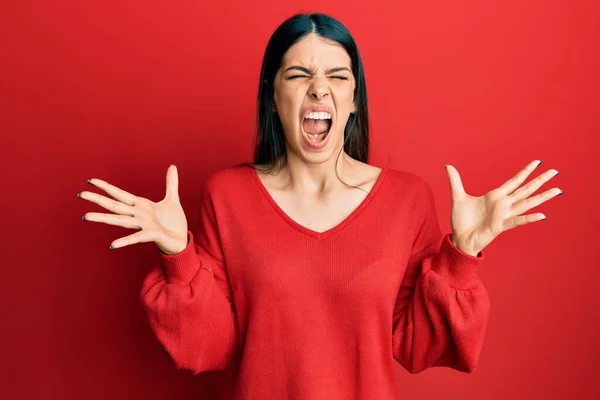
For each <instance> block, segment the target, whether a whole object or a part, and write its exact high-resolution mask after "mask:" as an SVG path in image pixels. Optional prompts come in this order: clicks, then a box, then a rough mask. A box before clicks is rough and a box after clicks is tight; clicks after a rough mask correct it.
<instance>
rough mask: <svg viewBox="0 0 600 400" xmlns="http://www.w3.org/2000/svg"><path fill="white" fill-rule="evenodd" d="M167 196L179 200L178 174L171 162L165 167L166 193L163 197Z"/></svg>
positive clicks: (166, 197)
mask: <svg viewBox="0 0 600 400" xmlns="http://www.w3.org/2000/svg"><path fill="white" fill-rule="evenodd" d="M169 198H172V199H173V200H177V201H179V174H178V173H177V167H176V166H175V164H171V165H170V166H169V168H168V169H167V194H166V195H165V199H169Z"/></svg>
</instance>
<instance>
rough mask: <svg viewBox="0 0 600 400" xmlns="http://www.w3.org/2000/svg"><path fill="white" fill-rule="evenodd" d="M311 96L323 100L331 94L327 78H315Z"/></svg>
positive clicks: (310, 90) (310, 92)
mask: <svg viewBox="0 0 600 400" xmlns="http://www.w3.org/2000/svg"><path fill="white" fill-rule="evenodd" d="M309 94H310V97H312V98H313V99H316V100H321V99H323V98H325V97H327V96H328V95H329V87H328V86H327V79H320V78H315V79H314V81H313V84H312V85H311V87H310V89H309Z"/></svg>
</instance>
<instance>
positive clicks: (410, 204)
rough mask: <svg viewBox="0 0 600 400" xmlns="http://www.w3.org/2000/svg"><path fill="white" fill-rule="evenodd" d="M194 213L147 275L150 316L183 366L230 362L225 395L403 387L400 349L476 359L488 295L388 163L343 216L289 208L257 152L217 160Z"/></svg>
mask: <svg viewBox="0 0 600 400" xmlns="http://www.w3.org/2000/svg"><path fill="white" fill-rule="evenodd" d="M199 207H200V210H199V225H198V226H199V227H198V229H195V230H193V231H192V230H191V229H190V230H188V232H187V234H188V241H189V242H188V245H187V247H186V248H185V249H184V250H183V251H181V252H180V253H177V254H173V255H167V254H164V253H161V254H160V257H161V262H160V263H159V264H157V265H155V266H154V267H153V268H152V270H151V271H150V272H149V273H148V275H147V276H146V278H145V279H144V282H143V284H142V291H141V300H142V304H143V306H144V308H145V310H146V312H147V316H148V320H149V325H150V327H151V329H152V330H153V332H154V334H155V335H156V336H157V338H158V340H159V341H160V342H161V343H162V344H163V345H164V347H165V349H166V350H167V352H168V353H169V355H170V357H171V358H172V359H173V361H174V364H175V366H176V368H177V369H186V370H190V371H192V372H193V373H194V374H197V373H200V372H205V371H229V372H230V375H229V376H230V378H231V380H230V381H229V384H226V385H225V386H226V387H224V392H223V398H224V399H236V400H250V399H260V400H281V399H296V400H320V399H323V400H325V399H326V400H330V399H345V400H348V399H349V400H352V399H356V400H359V399H390V400H391V399H398V398H399V393H400V388H399V385H398V383H397V382H396V373H395V371H394V370H395V368H396V367H395V363H396V361H397V362H398V363H399V364H400V365H402V366H403V367H404V368H405V369H406V370H407V371H409V372H410V373H418V372H421V371H423V370H425V369H427V368H430V367H440V366H443V367H449V368H452V369H455V370H457V371H462V372H472V371H473V370H474V369H475V368H476V365H477V363H478V359H479V355H480V352H481V349H482V345H483V339H484V335H485V331H486V328H487V321H488V317H489V310H490V303H489V295H488V292H487V291H486V289H485V287H484V286H483V283H482V281H481V279H480V277H479V275H478V269H479V267H480V266H481V264H482V262H483V260H484V258H485V255H484V252H483V251H481V252H479V254H478V255H477V256H472V255H470V254H468V253H465V252H463V251H462V250H460V249H459V248H458V247H456V246H455V245H454V244H453V242H452V241H451V239H450V237H451V233H447V234H442V232H441V229H440V226H439V223H438V218H437V213H436V207H435V201H434V196H433V192H432V189H431V187H430V185H429V184H428V183H426V181H425V180H424V179H422V178H421V177H419V176H418V175H416V174H414V173H411V172H408V171H400V170H395V169H392V168H383V169H382V171H381V173H380V175H379V177H378V178H377V181H376V182H375V184H374V186H373V187H372V189H371V190H370V191H369V193H368V194H367V195H366V197H365V198H364V200H363V202H362V203H360V205H359V206H358V207H357V208H356V209H355V210H354V211H353V212H352V213H351V214H350V215H349V216H348V217H347V218H345V219H344V220H343V221H342V222H341V223H339V224H338V225H336V226H335V227H333V228H331V229H329V230H327V231H324V232H316V231H313V230H311V229H309V228H307V227H305V226H303V225H301V224H299V223H297V222H296V221H294V220H293V219H292V218H291V217H290V216H289V215H287V214H286V213H285V212H284V211H283V209H282V208H281V207H280V206H279V205H278V204H277V202H276V201H275V200H274V199H273V197H272V196H271V195H270V193H269V191H268V190H267V189H266V187H265V186H264V184H263V183H262V181H261V180H260V178H259V177H258V174H257V172H256V171H255V170H254V167H253V165H252V164H251V163H245V164H240V165H237V166H234V167H228V168H225V169H221V170H219V171H217V172H214V173H213V174H212V175H210V177H209V178H208V180H207V181H206V183H205V186H204V190H203V191H202V196H201V201H200V204H199Z"/></svg>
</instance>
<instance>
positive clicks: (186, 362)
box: [141, 189, 238, 373]
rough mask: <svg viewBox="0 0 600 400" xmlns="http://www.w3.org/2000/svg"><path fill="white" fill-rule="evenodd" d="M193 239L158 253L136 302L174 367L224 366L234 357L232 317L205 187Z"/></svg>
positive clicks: (208, 368)
mask: <svg viewBox="0 0 600 400" xmlns="http://www.w3.org/2000/svg"><path fill="white" fill-rule="evenodd" d="M200 219H201V229H200V230H199V231H198V233H197V234H196V236H197V237H196V238H195V237H194V235H193V234H192V232H191V231H188V245H187V247H186V248H185V249H184V250H183V251H181V252H180V253H177V254H173V255H167V254H164V253H161V263H160V265H157V266H155V267H154V268H153V269H152V270H151V271H150V273H149V274H148V275H147V276H146V278H145V280H144V282H143V284H142V290H141V301H142V304H143V306H144V309H145V311H146V313H147V316H148V320H149V323H150V327H151V328H152V331H153V332H154V333H155V335H156V336H157V338H158V340H159V341H160V342H161V343H162V344H163V345H164V346H165V349H166V350H167V351H168V352H169V354H170V355H171V357H172V358H173V360H174V362H175V365H176V366H177V368H178V369H182V368H184V369H189V370H191V371H192V372H193V373H200V372H204V371H212V370H224V369H225V368H226V367H227V366H228V365H229V364H230V363H231V362H232V361H233V359H234V357H235V356H236V350H237V344H238V339H237V320H236V317H235V313H234V308H233V304H232V294H231V289H230V286H229V280H228V278H227V273H226V269H225V265H224V264H223V261H222V251H221V247H220V240H219V235H218V231H217V225H216V219H215V215H214V209H213V207H212V202H211V200H210V195H209V193H207V190H206V189H205V191H204V195H203V201H202V207H201V211H200Z"/></svg>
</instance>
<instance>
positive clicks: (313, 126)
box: [302, 118, 329, 135]
mask: <svg viewBox="0 0 600 400" xmlns="http://www.w3.org/2000/svg"><path fill="white" fill-rule="evenodd" d="M302 127H303V128H304V131H305V132H306V133H312V134H313V135H318V134H319V133H325V132H327V129H329V123H328V122H327V120H324V119H310V118H306V119H305V120H304V122H303V123H302Z"/></svg>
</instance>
